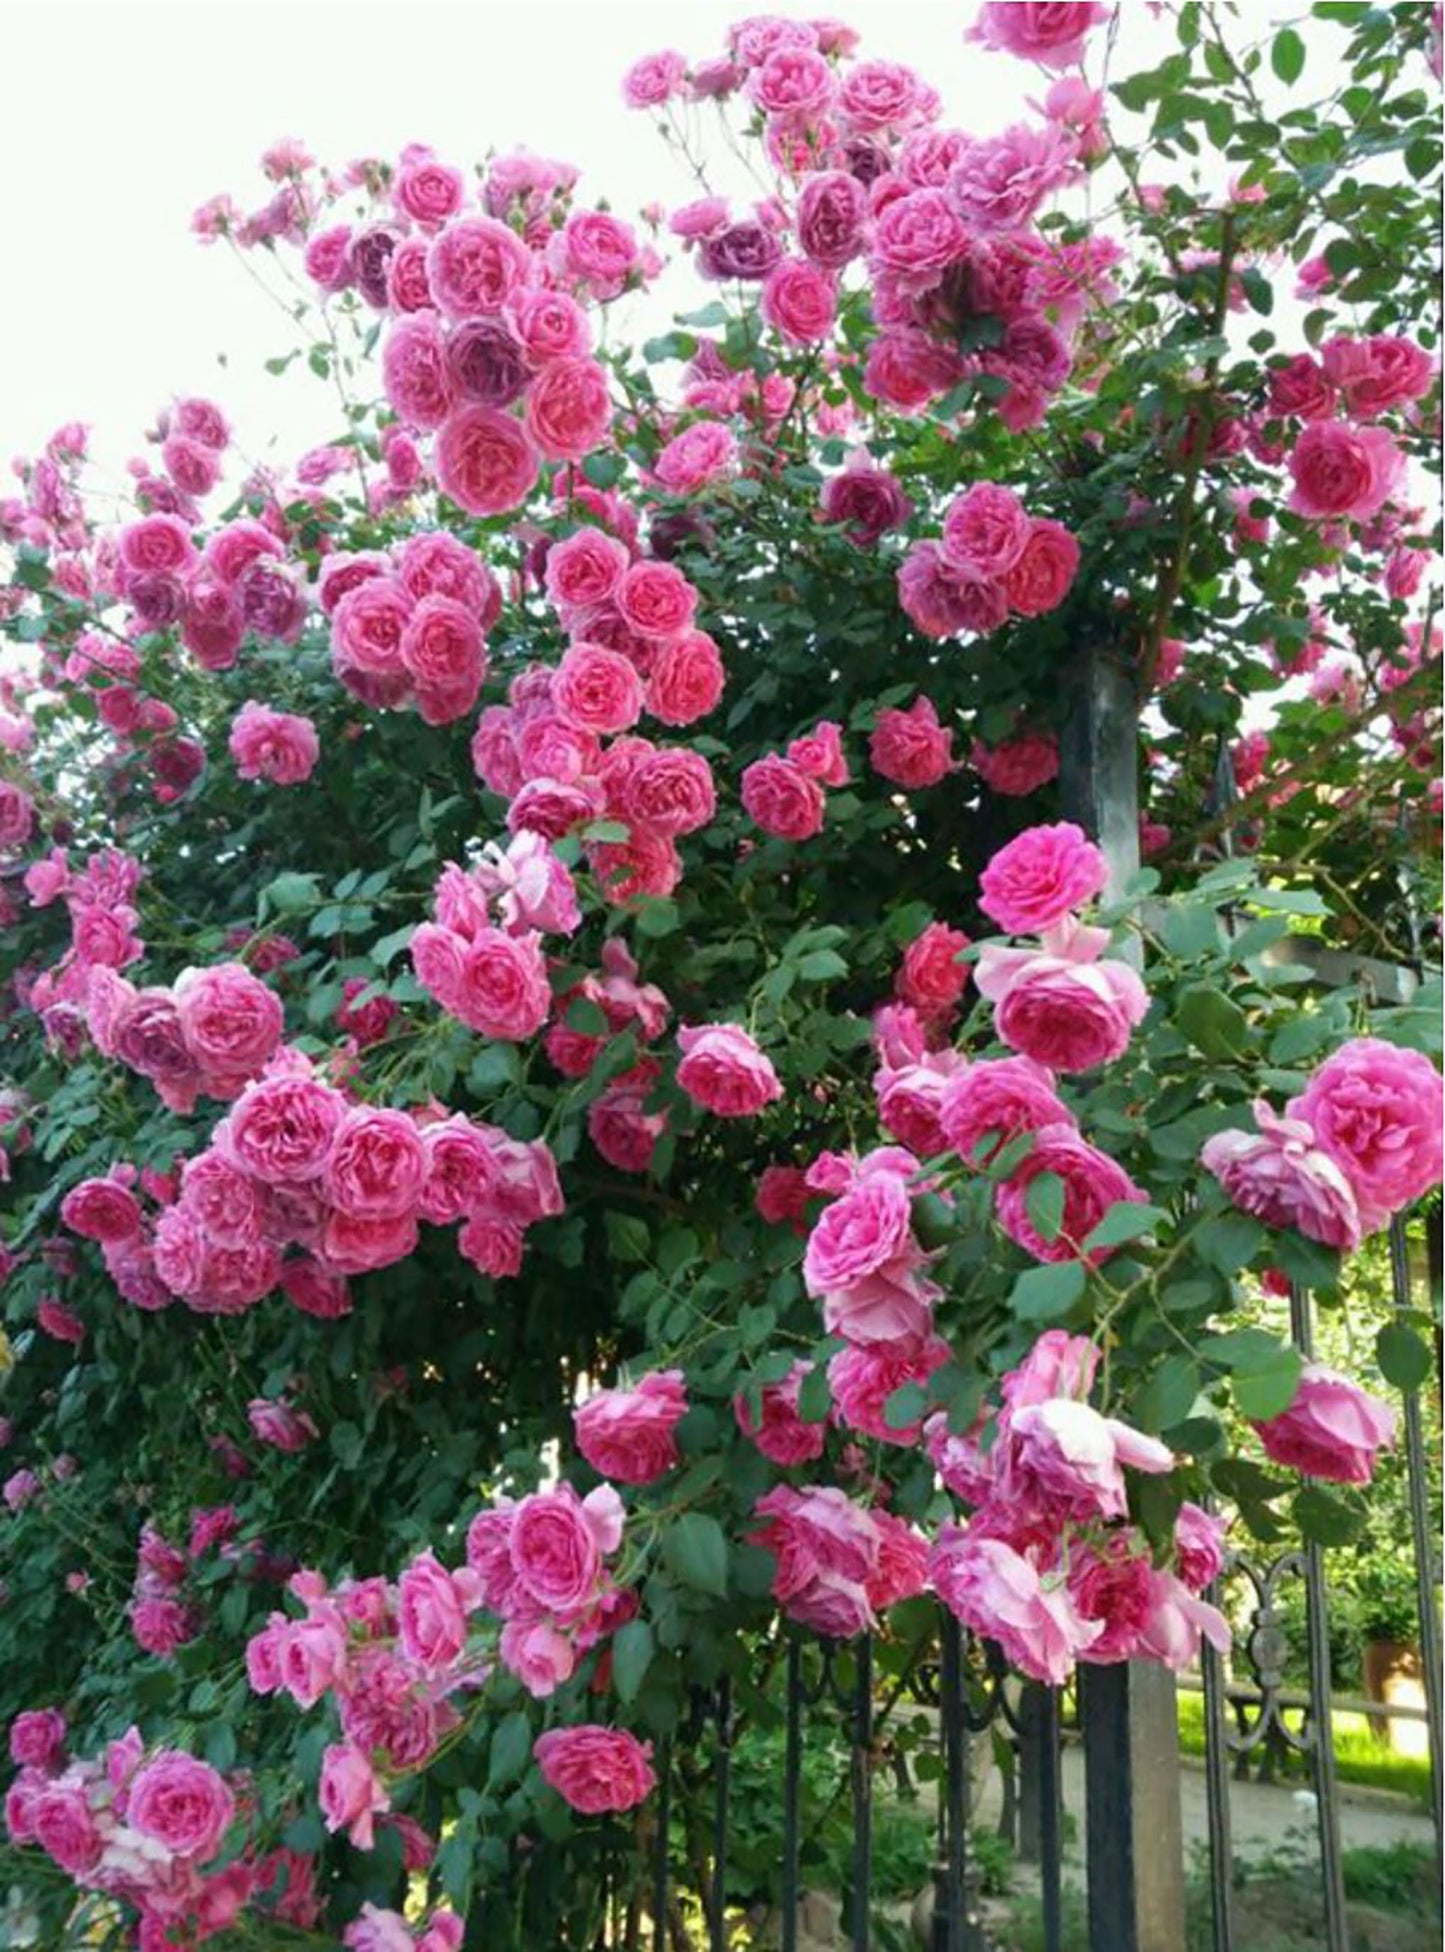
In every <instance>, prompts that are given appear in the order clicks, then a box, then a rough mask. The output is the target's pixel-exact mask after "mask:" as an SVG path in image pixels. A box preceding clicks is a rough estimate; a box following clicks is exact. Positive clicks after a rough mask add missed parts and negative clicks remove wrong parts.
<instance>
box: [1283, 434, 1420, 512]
mask: <svg viewBox="0 0 1445 1952" xmlns="http://www.w3.org/2000/svg"><path fill="white" fill-rule="evenodd" d="M1289 471H1290V476H1291V478H1292V480H1293V482H1294V492H1293V493H1292V495H1291V496H1290V502H1289V505H1290V507H1291V508H1292V509H1293V510H1294V512H1295V514H1296V515H1303V516H1305V517H1307V518H1308V519H1309V520H1312V521H1327V522H1336V521H1353V522H1360V521H1364V520H1366V519H1367V518H1368V517H1370V516H1372V515H1377V514H1378V513H1379V512H1380V510H1381V509H1382V508H1383V507H1384V505H1385V503H1386V502H1387V501H1388V500H1389V499H1390V496H1391V495H1392V494H1393V493H1394V492H1395V490H1396V489H1397V488H1398V487H1399V486H1400V485H1401V482H1402V480H1403V477H1404V472H1405V457H1404V455H1403V454H1402V453H1401V452H1400V450H1399V448H1398V447H1396V445H1395V443H1394V440H1393V439H1392V438H1391V436H1390V435H1389V434H1388V433H1386V431H1385V429H1384V428H1383V427H1354V426H1351V425H1349V424H1348V423H1347V422H1345V421H1342V420H1312V421H1311V422H1310V423H1309V425H1308V426H1307V427H1306V428H1305V429H1304V430H1303V432H1302V433H1301V434H1300V437H1299V439H1298V440H1297V441H1296V442H1295V444H1294V450H1293V452H1292V453H1291V454H1290V457H1289Z"/></svg>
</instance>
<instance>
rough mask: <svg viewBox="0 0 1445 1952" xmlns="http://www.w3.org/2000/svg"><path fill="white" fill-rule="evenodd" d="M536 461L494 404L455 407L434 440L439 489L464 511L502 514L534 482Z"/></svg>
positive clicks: (518, 429)
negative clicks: (492, 405)
mask: <svg viewBox="0 0 1445 1952" xmlns="http://www.w3.org/2000/svg"><path fill="white" fill-rule="evenodd" d="M539 471H540V462H539V458H538V454H537V450H536V449H535V448H534V447H533V445H532V442H531V440H530V439H529V438H528V436H527V433H526V431H525V430H524V429H523V427H522V424H521V422H520V421H517V420H514V419H513V418H512V416H511V415H510V414H508V413H503V412H502V411H501V410H500V409H498V408H496V407H483V406H466V407H459V408H457V410H456V411H455V412H454V413H452V414H451V415H450V416H449V417H448V418H447V419H446V420H445V421H444V422H443V423H442V426H441V430H440V432H439V433H438V435H437V440H436V474H437V481H438V482H439V484H440V485H441V487H442V489H443V491H444V492H445V493H446V494H448V495H450V496H451V498H452V500H453V501H454V502H456V503H457V505H458V506H459V507H460V508H464V509H465V510H466V511H467V513H468V514H469V515H504V514H506V513H507V511H508V510H510V509H513V508H519V507H520V506H521V504H522V503H523V502H524V501H525V500H526V499H527V497H528V495H529V494H531V492H532V489H533V488H534V487H535V486H536V482H537V475H538V473H539Z"/></svg>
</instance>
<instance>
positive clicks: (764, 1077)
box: [677, 1023, 783, 1118]
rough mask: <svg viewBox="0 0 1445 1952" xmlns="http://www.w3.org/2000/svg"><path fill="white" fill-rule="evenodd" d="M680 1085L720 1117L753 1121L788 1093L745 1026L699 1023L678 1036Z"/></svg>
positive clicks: (698, 1102)
mask: <svg viewBox="0 0 1445 1952" xmlns="http://www.w3.org/2000/svg"><path fill="white" fill-rule="evenodd" d="M677 1043H678V1048H679V1050H680V1051H681V1052H682V1061H681V1063H680V1064H679V1065H678V1067H677V1082H678V1084H679V1086H680V1087H681V1088H682V1090H683V1091H685V1092H686V1093H687V1095H688V1097H689V1098H691V1099H692V1101H693V1103H694V1104H696V1105H701V1106H702V1108H703V1110H704V1111H708V1112H712V1113H713V1114H714V1116H715V1117H718V1118H752V1117H755V1116H756V1115H757V1113H758V1112H760V1111H762V1110H763V1108H764V1106H766V1105H770V1104H772V1103H773V1102H774V1100H775V1099H778V1098H781V1097H782V1095H783V1087H782V1084H781V1082H780V1081H779V1078H778V1074H777V1072H776V1071H775V1070H774V1069H773V1066H772V1063H771V1061H770V1060H769V1059H768V1058H767V1057H766V1056H765V1055H764V1053H763V1052H762V1051H760V1050H759V1049H758V1046H757V1044H756V1043H755V1042H754V1041H753V1039H752V1038H751V1037H750V1036H749V1035H748V1033H747V1031H746V1030H744V1029H743V1028H742V1027H741V1025H739V1024H735V1023H710V1024H694V1025H692V1026H690V1027H685V1028H683V1029H681V1030H679V1031H678V1033H677Z"/></svg>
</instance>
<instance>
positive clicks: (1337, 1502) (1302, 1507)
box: [1290, 1484, 1365, 1545]
mask: <svg viewBox="0 0 1445 1952" xmlns="http://www.w3.org/2000/svg"><path fill="white" fill-rule="evenodd" d="M1290 1509H1291V1510H1292V1512H1293V1513H1294V1521H1295V1523H1296V1525H1298V1526H1299V1528H1300V1530H1301V1531H1302V1532H1303V1533H1304V1535H1305V1537H1306V1538H1307V1539H1309V1540H1310V1541H1311V1542H1312V1543H1313V1544H1315V1545H1348V1544H1350V1542H1351V1540H1353V1539H1357V1538H1358V1537H1359V1536H1360V1533H1361V1532H1362V1531H1363V1530H1364V1528H1365V1512H1364V1508H1363V1506H1362V1505H1360V1504H1359V1503H1358V1502H1356V1501H1355V1500H1347V1499H1345V1498H1344V1497H1343V1496H1341V1494H1340V1493H1339V1492H1337V1491H1327V1490H1326V1489H1325V1487H1324V1486H1323V1485H1322V1484H1307V1485H1306V1486H1305V1487H1304V1489H1303V1491H1300V1492H1298V1493H1296V1495H1295V1497H1294V1499H1293V1500H1292V1502H1291V1506H1290Z"/></svg>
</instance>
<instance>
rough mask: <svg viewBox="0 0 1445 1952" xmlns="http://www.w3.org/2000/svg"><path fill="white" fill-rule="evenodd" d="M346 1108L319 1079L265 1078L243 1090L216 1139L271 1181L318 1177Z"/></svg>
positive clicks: (239, 1160) (246, 1166) (241, 1162)
mask: <svg viewBox="0 0 1445 1952" xmlns="http://www.w3.org/2000/svg"><path fill="white" fill-rule="evenodd" d="M345 1110H346V1101H345V1100H344V1099H343V1097H342V1096H341V1094H340V1092H338V1091H334V1090H333V1089H332V1088H331V1086H330V1085H325V1084H322V1083H321V1082H320V1081H319V1080H318V1079H315V1078H310V1077H305V1076H294V1077H268V1078H262V1079H260V1080H259V1081H258V1082H257V1083H255V1084H252V1085H248V1086H247V1087H246V1089H245V1090H244V1091H243V1092H242V1093H241V1096H240V1097H239V1098H238V1099H237V1101H236V1103H235V1105H234V1107H233V1108H232V1110H231V1112H230V1113H229V1115H228V1116H227V1118H226V1121H225V1123H224V1125H223V1126H222V1127H220V1128H218V1131H217V1135H216V1137H217V1143H218V1144H219V1145H221V1146H222V1148H223V1149H224V1150H225V1151H226V1152H227V1153H228V1154H229V1155H230V1157H232V1158H233V1159H234V1160H235V1161H236V1163H237V1165H238V1166H240V1167H242V1168H243V1170H245V1171H246V1172H248V1173H252V1174H254V1175H255V1177H256V1178H257V1179H260V1180H262V1181H264V1182H265V1183H266V1184H268V1185H274V1184H276V1183H278V1182H281V1183H290V1182H294V1181H303V1180H310V1179H314V1178H315V1177H316V1176H317V1175H318V1174H319V1173H320V1172H321V1170H322V1168H323V1167H324V1166H325V1164H326V1159H327V1155H328V1154H329V1152H330V1151H331V1147H332V1143H333V1141H334V1140H335V1137H336V1128H337V1126H338V1125H339V1124H340V1123H341V1119H342V1115H343V1113H344V1112H345Z"/></svg>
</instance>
